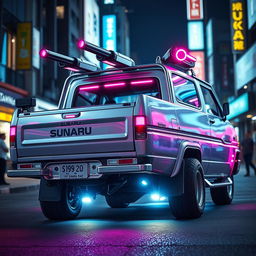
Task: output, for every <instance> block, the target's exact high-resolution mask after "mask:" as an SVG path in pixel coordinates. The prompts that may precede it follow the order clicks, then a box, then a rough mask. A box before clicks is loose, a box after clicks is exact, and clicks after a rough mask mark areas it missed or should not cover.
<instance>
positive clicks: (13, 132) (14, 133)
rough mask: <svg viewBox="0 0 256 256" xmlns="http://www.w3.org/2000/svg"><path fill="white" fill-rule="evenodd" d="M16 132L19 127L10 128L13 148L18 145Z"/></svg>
mask: <svg viewBox="0 0 256 256" xmlns="http://www.w3.org/2000/svg"><path fill="white" fill-rule="evenodd" d="M16 131H17V127H16V126H11V128H10V145H11V147H15V144H16Z"/></svg>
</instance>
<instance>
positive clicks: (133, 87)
mask: <svg viewBox="0 0 256 256" xmlns="http://www.w3.org/2000/svg"><path fill="white" fill-rule="evenodd" d="M141 94H144V95H149V96H152V97H156V98H161V95H160V89H159V82H158V80H157V79H156V78H143V79H133V80H125V81H123V80H122V81H111V82H105V83H95V84H84V85H80V86H78V88H77V89H76V92H75V97H74V101H73V104H72V106H73V107H87V106H95V105H106V104H118V103H132V102H136V100H137V98H138V96H139V95H141Z"/></svg>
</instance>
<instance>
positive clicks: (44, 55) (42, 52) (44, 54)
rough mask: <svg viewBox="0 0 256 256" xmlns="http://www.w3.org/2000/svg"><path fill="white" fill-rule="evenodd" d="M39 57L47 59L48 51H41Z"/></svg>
mask: <svg viewBox="0 0 256 256" xmlns="http://www.w3.org/2000/svg"><path fill="white" fill-rule="evenodd" d="M39 55H40V57H41V58H45V57H46V56H47V51H46V50H45V49H41V50H40V52H39Z"/></svg>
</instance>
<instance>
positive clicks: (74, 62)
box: [39, 48, 100, 72]
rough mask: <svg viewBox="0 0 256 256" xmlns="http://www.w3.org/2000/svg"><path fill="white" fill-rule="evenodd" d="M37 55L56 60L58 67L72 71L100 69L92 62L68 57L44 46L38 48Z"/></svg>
mask: <svg viewBox="0 0 256 256" xmlns="http://www.w3.org/2000/svg"><path fill="white" fill-rule="evenodd" d="M39 55H40V57H41V58H45V59H50V60H54V61H57V62H58V63H59V66H60V67H62V68H64V69H67V70H70V71H74V72H78V71H79V72H95V71H99V70H100V69H99V67H98V66H97V65H96V64H94V63H91V62H89V61H85V60H82V59H79V58H76V57H69V56H66V55H63V54H60V53H57V52H53V51H50V50H47V49H45V48H43V49H41V50H40V52H39Z"/></svg>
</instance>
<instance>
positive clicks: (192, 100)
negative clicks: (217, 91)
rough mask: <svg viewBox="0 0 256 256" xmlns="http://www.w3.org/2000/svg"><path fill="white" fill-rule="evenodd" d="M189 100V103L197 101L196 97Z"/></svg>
mask: <svg viewBox="0 0 256 256" xmlns="http://www.w3.org/2000/svg"><path fill="white" fill-rule="evenodd" d="M189 102H191V103H193V102H198V98H194V99H191V100H189Z"/></svg>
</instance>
